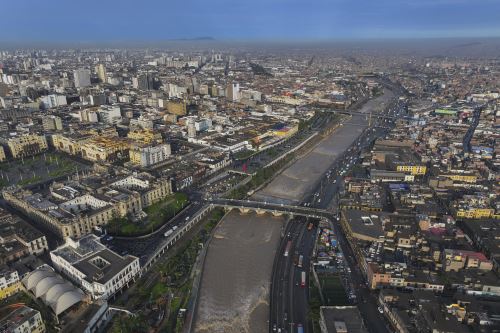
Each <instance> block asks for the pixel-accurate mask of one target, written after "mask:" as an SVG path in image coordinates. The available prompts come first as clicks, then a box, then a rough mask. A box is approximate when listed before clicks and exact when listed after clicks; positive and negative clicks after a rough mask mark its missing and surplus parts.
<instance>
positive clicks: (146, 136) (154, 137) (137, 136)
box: [127, 129, 162, 144]
mask: <svg viewBox="0 0 500 333" xmlns="http://www.w3.org/2000/svg"><path fill="white" fill-rule="evenodd" d="M127 138H129V139H132V140H134V141H136V142H140V143H144V144H150V143H155V142H161V141H162V137H161V134H160V133H158V132H155V131H153V130H151V129H136V130H132V131H130V132H128V134H127Z"/></svg>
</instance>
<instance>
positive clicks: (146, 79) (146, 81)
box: [132, 73, 154, 90]
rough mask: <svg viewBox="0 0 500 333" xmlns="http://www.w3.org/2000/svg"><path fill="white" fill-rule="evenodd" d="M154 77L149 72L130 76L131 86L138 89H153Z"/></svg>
mask: <svg viewBox="0 0 500 333" xmlns="http://www.w3.org/2000/svg"><path fill="white" fill-rule="evenodd" d="M153 85H154V78H153V75H151V74H150V73H146V74H141V75H139V76H136V77H134V78H132V86H133V87H134V89H139V90H153V89H154V87H153Z"/></svg>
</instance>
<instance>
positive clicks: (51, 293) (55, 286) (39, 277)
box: [23, 267, 85, 315]
mask: <svg viewBox="0 0 500 333" xmlns="http://www.w3.org/2000/svg"><path fill="white" fill-rule="evenodd" d="M23 284H24V285H25V287H26V289H28V290H30V291H31V292H33V294H34V295H35V297H36V298H41V299H42V300H43V302H44V303H45V304H47V305H48V306H50V307H51V308H52V310H53V311H54V312H55V314H56V315H59V314H60V313H62V312H64V311H66V310H67V309H68V308H70V307H71V306H73V305H74V304H76V303H78V302H81V301H82V300H83V299H84V297H85V294H84V293H83V291H81V290H80V289H79V288H76V287H75V286H74V285H72V284H71V283H69V282H68V281H66V280H64V279H63V278H62V277H61V276H59V275H58V274H57V273H56V272H54V271H53V270H52V269H50V268H49V267H40V268H38V269H36V270H34V271H33V272H31V273H30V274H29V275H28V276H27V277H26V278H24V279H23Z"/></svg>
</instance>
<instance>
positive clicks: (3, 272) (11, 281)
mask: <svg viewBox="0 0 500 333" xmlns="http://www.w3.org/2000/svg"><path fill="white" fill-rule="evenodd" d="M21 289H22V285H21V281H20V280H19V275H18V273H17V271H16V270H13V269H10V268H8V267H7V266H0V300H2V299H4V298H7V297H10V296H12V295H14V294H16V293H17V292H19V291H20V290H21ZM0 332H1V331H0Z"/></svg>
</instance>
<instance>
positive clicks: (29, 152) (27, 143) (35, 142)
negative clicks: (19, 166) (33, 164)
mask: <svg viewBox="0 0 500 333" xmlns="http://www.w3.org/2000/svg"><path fill="white" fill-rule="evenodd" d="M7 146H8V147H9V150H10V153H11V154H12V157H13V158H21V157H29V156H33V155H36V154H39V153H41V152H43V151H45V150H47V140H46V139H45V136H44V135H35V134H28V135H22V136H18V137H13V138H10V139H8V140H7Z"/></svg>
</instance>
